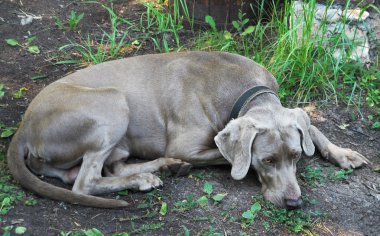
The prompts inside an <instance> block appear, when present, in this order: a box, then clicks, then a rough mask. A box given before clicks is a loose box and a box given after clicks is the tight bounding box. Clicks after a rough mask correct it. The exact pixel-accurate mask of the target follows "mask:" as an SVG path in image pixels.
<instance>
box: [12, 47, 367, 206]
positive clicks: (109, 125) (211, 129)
mask: <svg viewBox="0 0 380 236" xmlns="http://www.w3.org/2000/svg"><path fill="white" fill-rule="evenodd" d="M277 89H278V85H277V83H276V79H275V78H274V77H273V76H272V75H271V74H270V73H269V72H268V71H267V70H265V69H264V68H263V67H261V66H260V65H258V64H256V63H255V62H253V61H252V60H249V59H247V58H245V57H242V56H238V55H233V54H228V53H217V52H184V53H170V54H156V55H145V56H137V57H132V58H127V59H122V60H116V61H111V62H106V63H103V64H100V65H96V66H91V67H89V68H86V69H83V70H80V71H78V72H76V73H73V74H70V75H68V76H66V77H64V78H62V79H60V80H58V81H56V82H54V83H52V84H50V85H49V86H47V87H46V88H44V89H43V90H42V91H41V92H40V93H39V94H38V95H37V96H36V97H35V98H34V100H33V101H32V102H31V104H30V106H29V108H28V109H27V111H26V113H25V116H24V119H23V121H22V123H21V125H20V128H19V129H18V131H17V133H16V134H15V136H14V137H13V140H12V142H11V144H10V146H9V150H8V165H9V169H10V171H11V172H12V174H13V176H14V178H15V179H16V180H18V181H19V182H20V184H21V185H22V186H23V187H25V188H27V189H29V190H31V191H33V192H35V193H37V194H39V195H41V196H44V197H47V198H51V199H55V200H59V201H65V202H69V203H73V204H80V205H86V206H92V207H103V208H112V207H123V206H127V205H128V203H127V202H125V201H121V200H115V199H106V198H101V197H95V196H92V195H101V194H107V193H111V192H116V191H120V190H123V189H135V190H140V191H148V190H151V189H153V188H157V187H159V186H161V185H162V181H161V180H160V179H159V178H158V177H157V176H155V175H154V174H152V173H153V172H156V171H158V170H171V171H172V172H173V173H174V174H179V175H183V174H186V173H188V172H189V170H190V167H191V165H193V166H206V165H219V164H230V165H232V170H231V176H232V178H233V179H236V180H240V179H243V178H244V177H245V176H246V174H247V172H248V170H249V168H250V167H251V166H252V167H253V168H254V169H255V170H256V172H257V174H258V178H259V180H260V182H261V183H262V193H263V195H264V197H265V199H267V200H269V201H271V202H273V203H274V204H275V205H277V206H280V207H286V208H289V209H293V208H296V207H299V206H300V205H301V203H302V201H301V191H300V187H299V185H298V183H297V180H296V175H295V174H296V163H297V161H298V160H299V159H300V157H301V154H302V153H304V154H306V155H307V156H311V155H313V154H314V150H315V147H317V148H318V149H319V151H320V152H321V154H322V156H323V157H324V158H326V159H327V160H329V161H331V162H333V163H335V164H337V165H338V166H340V167H342V168H350V167H351V168H356V167H359V166H362V165H363V164H367V163H369V161H368V160H367V159H366V158H365V157H364V156H362V155H361V154H359V153H357V152H355V151H352V150H350V149H344V148H340V147H338V146H336V145H334V144H332V143H331V142H330V141H329V140H328V139H327V138H326V137H325V136H324V135H323V134H322V133H321V132H320V131H319V130H318V129H317V128H316V127H314V126H313V125H311V124H310V120H309V118H308V116H307V115H306V113H305V112H304V111H303V110H301V109H299V108H295V109H288V108H284V107H282V105H281V103H280V100H279V99H278V97H277V95H276V93H277ZM129 156H136V157H138V158H143V159H148V160H149V161H147V162H144V163H140V164H126V162H125V161H126V160H127V159H128V157H129ZM31 172H33V173H34V174H36V175H44V176H50V177H56V178H59V179H61V180H62V181H63V182H65V183H69V184H73V187H72V190H71V191H70V190H67V189H64V188H59V187H56V186H53V185H51V184H49V183H46V182H43V181H42V180H40V179H39V178H38V177H36V176H35V175H34V174H32V173H31Z"/></svg>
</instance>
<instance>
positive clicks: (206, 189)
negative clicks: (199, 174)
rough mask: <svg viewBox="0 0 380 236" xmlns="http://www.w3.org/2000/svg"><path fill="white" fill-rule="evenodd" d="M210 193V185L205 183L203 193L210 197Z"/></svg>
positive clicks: (211, 189)
mask: <svg viewBox="0 0 380 236" xmlns="http://www.w3.org/2000/svg"><path fill="white" fill-rule="evenodd" d="M212 191H213V188H212V184H211V183H210V182H208V181H206V183H205V184H204V186H203V192H205V193H207V194H208V195H209V196H210V195H211V193H212Z"/></svg>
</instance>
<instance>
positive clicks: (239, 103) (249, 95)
mask: <svg viewBox="0 0 380 236" xmlns="http://www.w3.org/2000/svg"><path fill="white" fill-rule="evenodd" d="M263 93H271V94H274V95H275V96H276V97H277V98H278V96H277V94H276V93H275V92H273V90H271V89H270V88H268V87H266V86H255V87H253V88H250V89H248V90H247V91H245V92H244V93H243V94H242V95H240V97H239V98H238V100H236V102H235V104H234V106H233V108H232V111H231V114H230V120H232V119H236V118H238V117H239V115H240V112H241V111H242V110H243V108H244V107H245V106H246V105H247V104H248V103H249V102H250V101H252V99H254V98H255V97H257V96H259V95H260V94H263Z"/></svg>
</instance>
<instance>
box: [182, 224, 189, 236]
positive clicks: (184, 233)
mask: <svg viewBox="0 0 380 236" xmlns="http://www.w3.org/2000/svg"><path fill="white" fill-rule="evenodd" d="M181 227H182V229H183V235H184V236H190V230H189V229H188V228H187V227H186V226H184V225H181Z"/></svg>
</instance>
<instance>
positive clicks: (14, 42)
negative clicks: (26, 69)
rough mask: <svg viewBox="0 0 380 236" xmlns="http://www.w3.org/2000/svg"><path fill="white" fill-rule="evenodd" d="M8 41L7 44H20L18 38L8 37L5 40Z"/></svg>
mask: <svg viewBox="0 0 380 236" xmlns="http://www.w3.org/2000/svg"><path fill="white" fill-rule="evenodd" d="M5 41H6V42H7V44H8V45H11V46H13V47H14V46H18V45H20V44H19V43H18V42H17V40H16V39H6V40H5Z"/></svg>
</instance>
